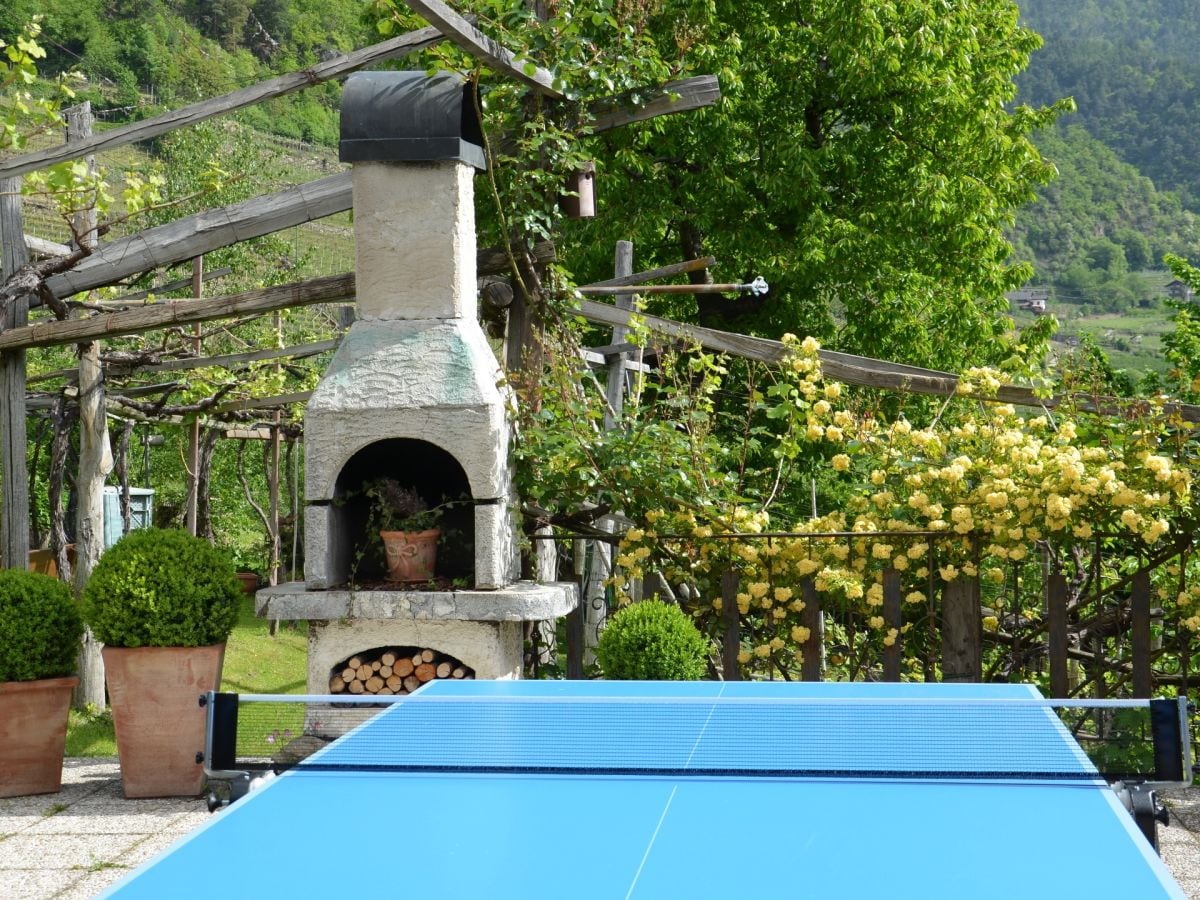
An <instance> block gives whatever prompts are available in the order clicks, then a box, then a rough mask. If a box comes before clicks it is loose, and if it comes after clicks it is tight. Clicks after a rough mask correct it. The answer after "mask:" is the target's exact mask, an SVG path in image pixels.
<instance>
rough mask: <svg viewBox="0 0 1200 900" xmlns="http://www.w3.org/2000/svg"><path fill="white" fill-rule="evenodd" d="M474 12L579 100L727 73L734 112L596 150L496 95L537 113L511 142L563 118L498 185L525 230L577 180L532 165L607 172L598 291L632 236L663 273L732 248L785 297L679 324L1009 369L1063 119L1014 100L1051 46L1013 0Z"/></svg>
mask: <svg viewBox="0 0 1200 900" xmlns="http://www.w3.org/2000/svg"><path fill="white" fill-rule="evenodd" d="M466 5H467V6H469V7H470V8H471V9H472V10H474V11H475V12H477V13H478V15H479V17H480V21H481V25H482V26H483V27H484V28H485V30H488V31H490V32H491V33H493V34H496V35H497V36H499V37H501V38H502V40H503V41H504V42H505V43H506V44H509V45H512V46H514V47H516V48H517V49H518V50H520V51H521V52H523V53H528V54H529V56H530V57H532V58H533V59H536V60H537V61H538V62H539V63H541V64H542V65H545V66H547V67H548V68H550V69H552V70H553V71H554V72H555V73H556V75H557V76H558V77H559V78H560V79H561V80H562V82H563V83H564V85H565V86H566V89H567V91H568V93H569V94H570V95H571V97H572V99H574V100H577V101H580V102H583V101H587V100H588V99H591V98H595V97H598V96H603V95H604V94H611V93H614V92H615V91H618V90H621V89H624V88H627V87H636V86H638V85H642V86H645V85H647V84H653V83H654V81H655V80H658V81H661V80H664V79H665V78H666V77H677V76H681V75H688V74H693V73H712V74H716V75H718V76H719V77H720V80H721V86H722V94H723V99H722V102H721V103H720V104H719V105H718V106H716V107H714V108H711V109H708V110H705V111H703V112H698V113H691V114H688V115H683V116H676V117H671V118H668V119H661V120H657V121H656V122H654V123H653V124H652V125H649V126H646V127H640V128H631V129H623V130H620V131H618V132H612V133H609V134H606V135H605V136H604V137H603V138H599V139H597V140H595V141H592V142H589V143H587V144H586V145H585V147H583V148H581V147H580V145H578V144H576V143H574V142H571V140H570V137H571V135H570V134H569V133H568V134H567V135H566V136H564V135H563V134H562V133H561V131H562V130H564V129H565V127H566V125H565V124H564V123H569V120H570V116H569V114H568V115H563V114H561V113H560V112H559V111H556V110H555V109H554V108H550V109H548V110H547V109H546V107H544V106H543V105H540V104H535V103H531V102H527V101H524V100H521V99H520V97H521V94H520V93H513V98H512V99H511V100H510V102H509V103H508V105H507V107H505V106H503V105H502V101H503V100H504V95H503V94H502V93H501V92H499V91H493V92H492V93H490V94H489V96H488V110H489V112H491V113H492V114H493V115H494V116H495V115H496V114H497V112H498V111H500V110H502V109H508V110H515V111H516V112H518V113H520V115H519V116H518V115H513V114H510V115H508V116H507V117H505V116H502V115H501V116H498V118H503V120H504V123H505V124H506V125H508V126H509V128H510V129H511V128H512V127H518V128H520V129H522V130H523V132H524V134H525V135H526V136H529V135H530V132H531V130H532V129H533V128H534V127H535V126H536V125H543V127H542V130H541V131H540V132H539V134H540V139H539V143H537V144H531V143H527V144H526V145H525V147H524V149H525V150H526V151H527V153H526V156H525V157H524V162H525V166H524V168H521V167H520V165H519V163H520V162H521V161H520V160H518V169H519V170H520V177H519V178H513V179H509V180H507V181H506V180H505V174H504V172H503V171H501V172H500V173H499V175H498V176H497V177H498V179H499V181H500V184H501V188H502V189H505V193H502V194H501V196H502V198H503V199H504V201H505V202H506V203H507V205H508V219H509V224H513V223H514V222H520V221H521V220H522V217H524V219H525V220H527V221H528V223H529V224H531V225H532V226H533V227H535V228H538V227H544V222H543V221H542V220H539V219H538V218H537V216H536V215H535V214H534V207H535V205H536V198H535V197H534V196H533V195H534V194H536V193H537V192H539V191H540V192H541V193H542V194H545V193H547V188H548V187H553V186H555V185H561V183H562V182H561V178H562V172H559V173H558V176H557V178H549V177H546V176H544V175H537V176H536V177H535V176H534V173H531V171H530V167H529V165H528V161H529V159H531V158H532V159H534V160H537V161H538V162H539V163H540V164H541V165H540V166H539V167H538V168H537V169H536V170H535V171H536V172H544V171H545V169H546V165H545V164H546V163H547V161H550V162H553V161H554V153H555V149H554V147H555V144H556V142H565V143H567V144H569V145H570V148H571V150H572V151H573V154H574V155H572V153H569V152H564V153H560V154H559V159H561V160H562V161H563V162H572V163H573V162H577V161H578V158H579V155H580V154H581V153H583V152H585V151H586V153H587V154H594V155H595V157H596V159H597V167H598V171H599V175H598V186H599V188H598V189H599V195H600V196H599V203H600V212H599V215H598V216H597V218H596V219H595V220H593V221H591V222H585V223H578V224H572V225H571V226H569V227H565V228H564V229H563V232H564V233H563V236H562V238H561V240H562V242H563V245H564V248H565V249H567V250H568V252H566V253H563V254H562V257H563V258H565V259H569V260H571V262H572V264H573V265H575V268H576V274H577V275H579V276H580V277H587V278H591V277H602V276H605V275H607V274H609V273H610V266H611V262H610V260H611V248H612V245H613V241H614V240H616V239H618V238H629V239H632V240H633V241H634V242H635V244H636V245H637V248H638V258H639V263H641V264H645V265H646V266H650V265H653V264H656V263H662V262H673V261H676V260H678V259H679V258H680V257H681V256H683V257H695V256H700V255H704V254H712V255H714V256H716V257H717V258H718V259H719V261H720V263H721V268H720V270H719V271H720V273H721V275H722V277H721V279H720V280H734V279H738V280H743V279H746V280H748V278H749V277H751V276H753V275H755V274H763V275H764V276H766V277H767V278H768V279H769V280H770V282H771V283H772V290H771V292H770V294H769V295H768V296H767V297H765V298H758V299H755V300H746V301H743V302H730V301H725V300H722V299H720V298H708V299H702V300H701V301H700V302H699V303H697V304H695V305H694V306H692V307H690V308H688V307H687V306H686V305H680V304H678V303H674V304H663V305H662V308H663V309H664V311H670V312H672V313H674V314H677V315H686V314H689V313H691V314H693V315H698V316H699V317H700V318H701V320H704V321H710V320H711V321H717V320H720V321H733V322H734V323H735V324H736V326H737V327H739V328H741V329H743V330H747V329H751V328H753V329H757V330H759V331H763V332H766V333H773V334H779V333H782V332H784V331H794V332H797V333H813V334H819V335H822V336H824V337H825V338H826V341H827V343H829V344H830V345H832V346H835V347H837V348H839V349H845V350H852V351H860V352H866V353H870V354H871V355H875V356H884V357H888V358H892V359H900V360H904V361H908V362H913V363H922V364H934V365H938V366H942V367H954V366H957V365H960V364H962V363H964V362H967V361H978V360H980V359H986V358H989V357H992V358H996V357H1001V354H1004V355H1006V351H1005V349H1004V348H1003V346H1001V344H1002V342H1001V341H1000V336H1001V334H1002V333H1003V332H1004V331H1005V330H1007V328H1008V327H1009V325H1008V323H1007V321H1006V319H1005V317H1004V313H1005V311H1006V310H1007V305H1006V302H1005V300H1004V296H1003V295H1004V292H1005V291H1007V290H1011V289H1013V288H1015V287H1017V286H1019V285H1020V284H1021V283H1023V282H1024V281H1026V280H1028V278H1029V277H1030V275H1031V270H1030V268H1029V267H1028V266H1027V265H1023V264H1017V265H1014V264H1013V263H1012V262H1011V261H1010V256H1011V251H1012V248H1011V246H1010V244H1009V243H1008V241H1007V240H1006V239H1005V237H1004V233H1003V232H1004V228H1005V227H1007V226H1009V225H1011V224H1012V220H1013V212H1014V210H1015V209H1016V207H1017V206H1019V205H1020V204H1021V203H1024V202H1026V201H1028V200H1030V199H1031V198H1032V197H1033V191H1034V188H1035V187H1036V186H1037V185H1039V184H1041V183H1044V182H1045V181H1047V180H1049V179H1050V177H1051V176H1052V174H1053V169H1052V167H1050V166H1049V165H1047V164H1046V163H1044V162H1043V161H1042V160H1041V158H1040V157H1039V155H1038V153H1037V151H1036V150H1035V148H1034V147H1033V145H1032V144H1031V143H1030V140H1029V136H1030V134H1032V133H1033V131H1034V130H1036V129H1037V128H1039V127H1041V126H1043V125H1045V124H1047V123H1049V122H1051V121H1052V120H1053V119H1054V117H1055V116H1056V115H1057V113H1058V112H1059V111H1061V109H1062V108H1063V107H1061V106H1060V107H1054V108H1047V109H1036V110H1035V109H1031V108H1028V107H1023V106H1018V107H1015V108H1014V107H1011V106H1010V101H1011V100H1012V98H1013V95H1014V92H1015V87H1014V82H1013V78H1014V76H1015V75H1016V74H1017V73H1018V72H1019V71H1020V70H1021V69H1022V68H1023V67H1024V66H1025V64H1026V62H1027V60H1028V57H1029V54H1030V53H1031V52H1032V51H1033V50H1034V49H1036V48H1037V46H1038V45H1039V39H1038V37H1037V36H1036V35H1035V34H1034V33H1032V32H1031V31H1029V30H1027V29H1025V28H1022V27H1021V26H1020V25H1019V23H1018V11H1017V7H1016V6H1015V5H1014V4H1013V3H1012V2H1010V0H983V2H970V3H967V2H952V3H950V2H942V0H906V2H903V3H900V2H879V0H799V2H786V3H779V2H763V0H757V2H736V3H735V2H730V0H712V2H706V3H696V2H687V0H662V2H658V3H653V4H627V3H608V2H602V3H595V2H590V3H587V4H583V3H580V2H562V3H557V4H554V5H553V6H552V8H551V12H552V15H551V17H550V18H549V20H548V21H546V22H538V21H536V20H535V19H533V18H532V14H531V13H529V12H528V7H529V6H531V4H525V3H524V2H516V0H511V2H494V0H488V2H484V0H478V2H473V3H469V4H466ZM376 8H377V10H378V9H383V10H391V9H393V7H392V2H391V0H378V2H377V3H376ZM401 22H402V23H403V24H404V25H405V26H407V25H409V24H412V23H413V19H411V18H405V17H401ZM504 162H505V161H504V160H502V161H501V163H502V165H501V166H500V167H499V168H501V169H503V168H504V166H503V163H504ZM551 196H553V194H551Z"/></svg>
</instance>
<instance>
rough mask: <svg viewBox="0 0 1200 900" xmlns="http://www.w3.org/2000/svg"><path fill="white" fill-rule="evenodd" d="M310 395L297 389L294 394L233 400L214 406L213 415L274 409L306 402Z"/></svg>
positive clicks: (309, 392) (308, 392)
mask: <svg viewBox="0 0 1200 900" xmlns="http://www.w3.org/2000/svg"><path fill="white" fill-rule="evenodd" d="M311 396H312V391H299V392H297V393H295V394H277V395H276V396H274V397H251V398H250V399H248V400H234V401H232V402H230V403H222V404H221V405H220V406H214V407H213V409H212V412H213V415H220V414H221V413H227V412H241V411H242V410H246V409H275V408H277V407H280V406H290V405H291V404H293V403H306V402H307V401H308V398H309V397H311Z"/></svg>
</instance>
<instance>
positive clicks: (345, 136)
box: [338, 72, 487, 169]
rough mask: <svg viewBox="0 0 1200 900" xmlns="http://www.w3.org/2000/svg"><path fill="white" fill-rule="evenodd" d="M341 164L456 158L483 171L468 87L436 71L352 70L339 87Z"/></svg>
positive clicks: (479, 131)
mask: <svg viewBox="0 0 1200 900" xmlns="http://www.w3.org/2000/svg"><path fill="white" fill-rule="evenodd" d="M338 155H339V158H340V159H341V160H342V162H367V161H376V162H433V161H436V160H459V161H460V162H465V163H469V164H470V165H473V166H475V168H477V169H486V168H487V162H486V160H485V158H484V153H483V130H482V129H481V128H480V126H479V118H478V116H477V115H476V113H475V100H474V95H473V92H472V86H471V84H470V83H469V82H466V81H464V80H463V79H462V78H460V77H458V76H457V75H454V74H451V73H449V72H439V73H438V74H436V75H427V74H426V73H425V72H356V73H355V74H353V75H351V76H350V77H349V78H347V79H346V85H345V87H344V88H343V89H342V140H341V144H340V145H339V154H338Z"/></svg>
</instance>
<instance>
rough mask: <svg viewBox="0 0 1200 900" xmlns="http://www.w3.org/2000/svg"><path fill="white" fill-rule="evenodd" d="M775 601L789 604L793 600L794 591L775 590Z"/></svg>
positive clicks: (782, 588)
mask: <svg viewBox="0 0 1200 900" xmlns="http://www.w3.org/2000/svg"><path fill="white" fill-rule="evenodd" d="M775 599H776V600H778V601H779V602H780V603H787V602H788V601H789V600H791V599H792V589H791V588H790V587H777V588H775Z"/></svg>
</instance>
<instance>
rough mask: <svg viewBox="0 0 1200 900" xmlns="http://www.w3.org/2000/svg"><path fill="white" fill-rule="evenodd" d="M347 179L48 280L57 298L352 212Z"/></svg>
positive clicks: (179, 230) (247, 205) (125, 241)
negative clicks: (349, 210) (316, 220)
mask: <svg viewBox="0 0 1200 900" xmlns="http://www.w3.org/2000/svg"><path fill="white" fill-rule="evenodd" d="M350 204H351V195H350V173H349V172H341V173H339V174H337V175H331V176H329V177H328V178H321V179H319V180H317V181H310V182H308V183H307V184H302V185H298V186H296V187H292V188H288V189H286V190H283V191H279V192H277V193H274V194H267V195H266V196H264V197H255V198H253V199H251V200H245V201H243V202H241V203H234V204H232V205H231V206H223V207H220V208H218V209H210V210H205V211H204V212H201V213H197V214H196V215H194V216H187V217H185V218H182V219H176V220H175V221H174V222H168V223H167V224H166V225H159V226H157V227H155V228H148V229H146V230H145V231H141V232H138V233H137V234H134V235H130V236H129V237H127V238H122V239H121V240H117V241H112V242H111V243H108V244H105V245H104V246H103V247H102V248H100V249H99V250H98V251H97V252H95V253H93V254H92V255H91V256H88V257H86V258H84V259H82V260H80V262H79V264H78V265H77V266H75V268H73V269H71V270H69V271H67V272H63V273H62V274H60V275H55V276H53V277H51V278H48V279H47V280H46V286H47V287H48V288H50V290H52V291H53V292H54V294H55V295H56V296H58V297H60V298H66V297H69V296H71V295H72V294H78V293H80V292H81V291H90V290H93V289H94V288H98V287H102V286H104V285H107V284H114V283H115V282H118V281H120V280H121V279H123V278H128V277H129V276H130V275H136V274H138V273H141V272H147V271H149V270H151V269H159V268H163V267H165V266H171V265H175V264H176V263H181V262H184V261H185V260H190V259H192V258H194V257H197V256H202V255H204V254H205V253H209V252H211V251H213V250H219V249H220V248H222V247H227V246H229V245H230V244H236V243H238V242H240V241H246V240H249V239H250V238H256V237H261V236H262V235H264V234H272V233H274V232H276V231H282V230H283V229H285V228H292V227H294V226H296V225H302V224H303V223H305V222H311V221H313V220H314V219H322V218H325V217H326V216H332V215H334V214H335V213H339V212H345V211H346V210H347V209H349V208H350Z"/></svg>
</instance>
